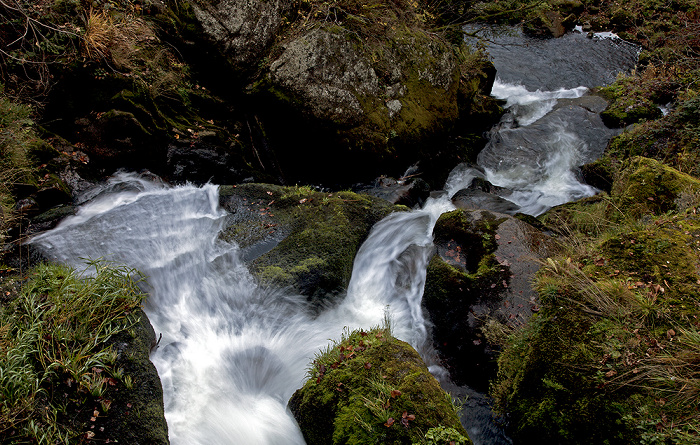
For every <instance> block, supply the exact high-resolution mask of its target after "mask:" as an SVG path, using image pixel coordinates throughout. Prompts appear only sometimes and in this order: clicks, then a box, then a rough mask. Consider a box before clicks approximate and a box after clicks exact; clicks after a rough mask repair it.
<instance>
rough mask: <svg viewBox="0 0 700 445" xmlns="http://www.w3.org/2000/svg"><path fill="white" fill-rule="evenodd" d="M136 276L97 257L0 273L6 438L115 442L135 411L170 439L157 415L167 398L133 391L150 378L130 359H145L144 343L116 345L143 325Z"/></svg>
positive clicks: (0, 422) (0, 374)
mask: <svg viewBox="0 0 700 445" xmlns="http://www.w3.org/2000/svg"><path fill="white" fill-rule="evenodd" d="M140 280H141V277H140V275H139V274H138V273H137V272H135V271H133V270H129V269H125V268H117V267H113V266H111V265H107V264H104V263H101V262H92V263H90V264H89V265H88V268H87V269H86V270H85V271H82V272H80V271H76V270H73V269H70V268H67V267H64V266H58V265H39V266H37V267H35V268H34V269H32V270H31V271H30V272H28V273H27V276H26V277H5V278H4V279H3V280H2V284H1V288H2V289H1V290H2V294H1V295H0V300H1V302H2V305H1V307H0V388H1V391H2V394H1V397H0V441H2V442H3V443H36V444H57V443H60V444H69V443H84V441H86V440H89V439H92V440H102V441H104V440H112V441H114V440H115V439H122V438H123V437H128V436H126V435H125V434H124V431H123V430H122V429H121V427H120V426H119V425H122V424H125V423H129V419H128V418H129V416H131V417H134V416H140V417H142V419H140V420H139V421H140V422H142V423H144V422H149V421H150V422H152V423H151V424H148V428H149V429H150V431H149V432H148V433H147V435H149V439H151V440H152V442H149V443H165V442H166V441H167V430H166V429H165V422H164V421H162V422H160V423H159V421H158V411H159V410H160V414H159V416H160V418H161V419H162V415H163V407H162V401H158V400H151V401H150V404H155V408H154V407H152V406H150V405H149V402H148V401H144V400H140V399H139V398H138V396H137V393H138V389H136V390H134V385H135V384H136V385H143V384H144V382H143V381H139V382H137V381H135V380H134V375H132V373H131V371H132V370H133V367H134V364H133V361H134V360H137V361H138V360H141V359H142V358H141V355H143V354H146V361H147V360H148V358H147V349H146V351H138V352H134V351H133V350H130V349H128V348H127V349H124V346H123V345H122V346H120V345H118V344H114V345H113V342H114V340H115V339H117V338H120V339H121V341H124V340H128V339H130V338H131V337H135V336H136V335H137V333H136V332H137V331H138V330H139V329H140V328H139V325H140V320H139V318H140V315H139V314H141V312H140V305H141V301H142V299H143V298H144V294H143V293H142V292H141V291H140V290H139V288H138V286H137V284H138V282H139V281H140ZM136 343H138V341H137V342H136ZM140 346H143V345H140ZM146 346H147V347H148V345H146ZM137 357H138V358H137ZM146 384H148V382H146ZM159 403H160V408H159V409H158V404H159ZM134 411H135V413H133V414H130V412H134ZM151 411H153V412H151ZM153 413H155V420H154V417H153ZM144 425H145V424H144ZM159 434H160V436H159ZM115 435H116V437H115Z"/></svg>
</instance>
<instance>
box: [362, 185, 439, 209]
mask: <svg viewBox="0 0 700 445" xmlns="http://www.w3.org/2000/svg"><path fill="white" fill-rule="evenodd" d="M360 193H366V194H368V195H372V196H376V197H377V198H381V199H383V200H385V201H389V202H390V203H392V204H398V205H405V206H406V207H410V208H413V207H416V206H421V205H423V203H424V202H425V200H426V199H427V198H428V196H430V186H429V185H428V183H427V182H425V181H423V180H422V179H420V178H414V179H410V180H408V181H404V180H396V179H394V178H387V177H381V178H378V179H377V180H376V181H375V184H374V186H373V187H371V188H366V189H364V190H362V189H361V191H360Z"/></svg>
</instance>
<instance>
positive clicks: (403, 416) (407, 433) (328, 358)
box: [289, 328, 471, 445]
mask: <svg viewBox="0 0 700 445" xmlns="http://www.w3.org/2000/svg"><path fill="white" fill-rule="evenodd" d="M289 405H290V408H291V410H292V412H293V413H294V415H295V417H296V419H297V422H298V423H299V426H300V427H301V430H302V432H303V433H304V438H305V439H306V441H307V443H309V444H331V443H333V444H340V443H344V444H358V445H359V444H363V445H364V444H373V443H376V444H412V443H437V442H429V441H428V440H426V434H427V433H429V432H430V431H431V429H432V432H431V434H434V435H437V434H436V431H437V430H436V428H438V427H443V429H445V428H448V429H452V430H453V431H454V433H457V434H455V436H457V437H456V438H459V436H462V437H461V439H458V440H461V442H459V443H471V441H469V439H468V438H467V437H466V436H467V434H466V431H464V429H463V428H462V426H461V425H460V423H459V419H458V417H457V413H456V410H455V407H454V404H453V403H452V400H451V398H450V396H449V395H448V394H447V393H445V392H444V391H443V390H442V389H441V388H440V385H439V384H438V382H437V380H435V378H434V377H433V376H432V375H431V374H430V373H429V372H428V369H427V368H426V367H425V364H424V363H423V361H422V360H421V358H420V357H419V356H418V353H417V352H416V351H415V350H414V349H413V348H412V347H411V346H410V345H408V344H407V343H404V342H402V341H399V340H397V339H395V338H393V337H392V336H391V333H390V331H389V329H388V328H375V329H371V330H368V331H363V330H358V331H354V332H351V333H346V335H344V336H343V338H342V339H341V341H340V342H338V343H336V344H334V345H332V346H329V348H328V349H327V350H326V351H322V352H321V353H320V354H319V355H318V356H317V357H316V359H315V360H314V362H313V364H312V365H311V368H310V370H309V380H308V381H307V382H306V384H305V385H304V387H303V388H301V389H300V390H298V391H297V392H296V393H295V394H294V395H293V396H292V399H291V400H290V402H289ZM422 441H423V442H422Z"/></svg>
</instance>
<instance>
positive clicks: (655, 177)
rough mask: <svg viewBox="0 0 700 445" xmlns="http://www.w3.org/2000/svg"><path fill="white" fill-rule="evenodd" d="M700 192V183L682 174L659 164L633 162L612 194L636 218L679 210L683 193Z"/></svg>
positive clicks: (621, 174)
mask: <svg viewBox="0 0 700 445" xmlns="http://www.w3.org/2000/svg"><path fill="white" fill-rule="evenodd" d="M698 190H700V180H698V179H695V178H693V177H692V176H689V175H687V174H685V173H681V172H679V171H677V170H675V169H673V168H671V167H669V166H666V165H664V164H662V163H661V162H659V161H656V160H653V159H649V158H642V157H635V158H632V159H631V160H630V161H629V163H627V164H626V166H625V168H624V169H623V170H622V172H621V173H620V177H619V178H618V179H617V180H616V181H615V184H614V186H613V191H612V193H613V194H614V195H617V197H619V198H618V199H619V200H620V204H621V206H622V207H623V208H624V209H626V210H627V211H628V212H632V213H633V214H634V215H635V216H636V215H642V214H644V213H647V212H650V213H654V214H659V213H663V212H667V211H669V210H679V209H678V199H679V198H680V196H681V194H682V193H695V192H697V191H698Z"/></svg>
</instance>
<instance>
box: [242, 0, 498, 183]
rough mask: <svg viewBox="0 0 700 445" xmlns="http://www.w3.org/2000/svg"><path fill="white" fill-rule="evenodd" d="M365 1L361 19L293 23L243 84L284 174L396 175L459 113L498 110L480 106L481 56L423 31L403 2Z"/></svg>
mask: <svg viewBox="0 0 700 445" xmlns="http://www.w3.org/2000/svg"><path fill="white" fill-rule="evenodd" d="M371 3H372V4H368V5H362V6H361V7H360V11H358V12H357V17H354V20H360V19H362V20H367V21H370V22H372V23H371V25H367V26H358V25H357V24H354V25H353V23H354V22H353V18H350V17H346V18H345V21H344V22H341V20H340V19H338V20H337V21H323V20H318V19H316V20H314V19H310V21H309V23H305V22H304V23H297V22H295V23H293V24H292V25H291V30H290V31H289V32H287V33H286V34H285V38H284V39H281V41H280V42H279V43H276V44H275V45H274V46H273V48H272V49H271V50H270V53H269V57H268V58H266V59H265V60H264V61H263V63H262V65H261V66H262V70H261V74H260V76H258V77H257V78H256V80H255V81H254V82H253V83H251V85H250V87H249V89H248V92H249V93H250V95H251V97H252V98H254V100H255V103H256V104H257V105H258V107H259V114H260V115H261V116H262V117H263V121H264V125H265V128H266V135H267V137H268V138H269V140H270V141H271V143H272V144H273V145H274V146H275V151H276V153H277V156H278V158H279V160H280V164H281V165H284V166H285V167H286V168H288V171H289V172H290V173H289V175H296V176H298V177H307V178H308V177H315V178H320V180H321V181H324V180H327V179H328V178H332V179H334V180H338V179H339V178H343V177H348V176H349V175H350V173H351V172H352V173H353V174H355V176H356V175H357V171H362V172H363V173H364V174H367V175H372V176H370V177H376V176H378V175H379V174H381V173H385V172H386V171H387V170H389V172H390V173H392V174H396V173H400V172H397V171H395V169H396V168H397V167H400V168H401V169H405V167H406V166H407V165H410V164H413V163H414V162H415V161H416V160H417V159H419V158H420V157H421V156H428V154H429V153H430V154H434V152H435V150H434V146H431V147H430V149H428V146H427V144H428V142H429V141H431V140H433V139H434V138H443V139H445V138H446V135H447V133H448V132H449V131H451V130H452V129H453V127H454V126H455V124H456V123H457V122H458V121H459V120H460V119H465V120H466V118H467V116H469V119H472V120H475V121H479V116H481V115H489V116H491V115H493V114H494V113H496V114H498V110H499V109H498V107H489V106H488V105H484V104H485V103H490V102H492V100H491V99H488V98H486V97H485V94H486V93H487V92H488V91H490V88H491V85H492V83H493V80H494V76H495V72H494V71H493V69H492V65H491V64H490V62H488V61H487V60H486V59H485V58H483V57H482V56H480V55H479V54H470V53H469V50H467V49H466V47H455V46H452V45H451V44H450V43H449V42H447V41H446V40H444V39H442V38H440V37H438V36H437V34H436V33H433V32H430V30H429V29H428V27H427V25H426V24H425V23H422V22H420V21H416V17H417V16H416V14H417V10H416V8H414V7H413V6H411V5H409V4H405V5H404V4H402V5H400V8H399V9H400V10H397V9H396V7H395V6H391V5H389V4H388V3H387V2H385V1H375V2H371ZM355 6H357V5H355ZM376 11H379V12H376ZM311 17H313V14H312V15H311ZM358 17H359V18H358ZM382 23H383V25H382ZM479 104H481V105H479ZM482 120H483V119H482ZM482 131H483V129H480V130H479V133H481V132H482ZM289 147H294V150H291V149H289ZM329 159H332V160H333V161H334V162H332V163H330V162H328V160H329Z"/></svg>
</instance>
